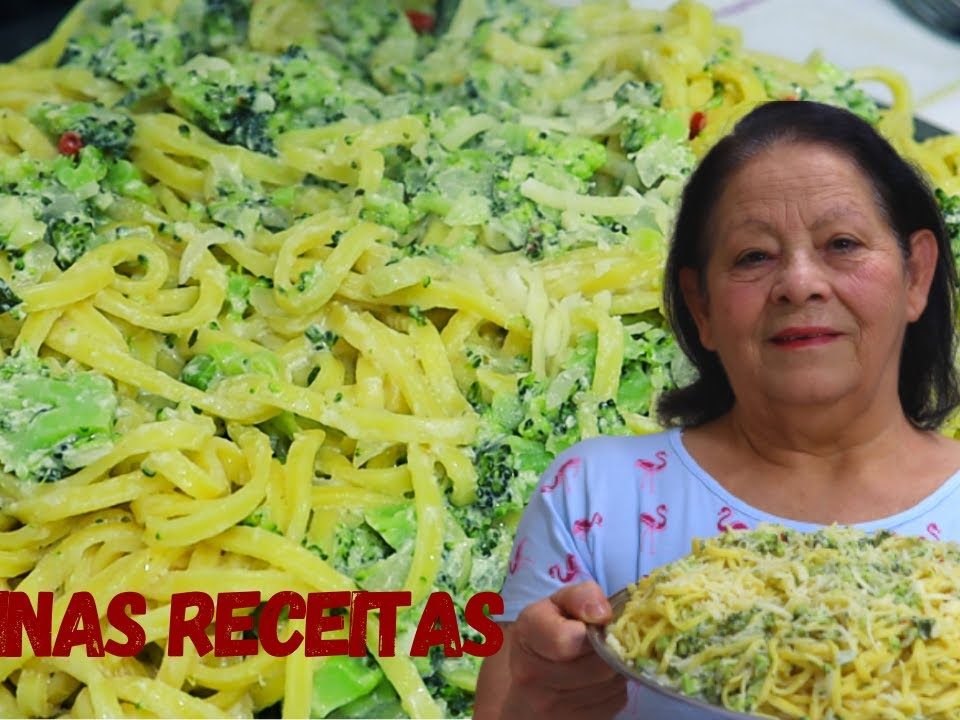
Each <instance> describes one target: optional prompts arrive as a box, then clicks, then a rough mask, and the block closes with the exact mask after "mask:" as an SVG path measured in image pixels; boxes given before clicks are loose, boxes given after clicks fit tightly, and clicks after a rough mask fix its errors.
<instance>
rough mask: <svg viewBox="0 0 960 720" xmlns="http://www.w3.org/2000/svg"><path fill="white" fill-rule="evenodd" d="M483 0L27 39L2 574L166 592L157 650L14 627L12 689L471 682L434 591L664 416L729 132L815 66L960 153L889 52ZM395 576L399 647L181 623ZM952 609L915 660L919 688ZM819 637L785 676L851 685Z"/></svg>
mask: <svg viewBox="0 0 960 720" xmlns="http://www.w3.org/2000/svg"><path fill="white" fill-rule="evenodd" d="M423 4H424V3H421V5H423ZM413 5H416V3H413ZM451 5H452V3H446V2H444V3H439V4H438V10H439V12H440V14H439V15H438V16H437V17H436V22H437V24H438V30H444V31H445V32H438V34H437V35H430V34H421V35H417V34H415V33H414V31H413V29H412V28H411V25H410V23H408V22H407V19H406V18H404V17H403V14H402V12H400V11H399V9H398V8H397V7H393V6H391V4H390V3H387V2H381V1H380V0H356V1H353V0H351V1H350V2H331V3H324V4H323V8H318V6H317V4H315V3H312V2H308V1H307V0H258V1H257V2H255V3H251V2H250V1H249V0H229V1H223V2H216V3H214V2H208V0H127V2H126V3H125V4H120V3H118V2H113V1H112V0H85V1H84V2H80V3H78V5H77V6H76V8H75V9H74V10H73V11H72V12H71V13H70V14H69V15H68V16H67V18H66V19H64V20H63V22H62V23H61V24H60V25H59V27H58V28H57V29H56V31H55V32H54V33H53V35H52V36H51V37H50V38H49V39H48V40H47V41H46V42H44V43H42V44H40V45H39V46H37V47H36V48H34V49H33V50H31V51H30V52H28V53H26V54H25V55H24V56H22V57H21V58H19V59H18V60H17V61H15V62H13V63H10V64H7V65H3V66H0V185H2V194H0V281H2V282H0V411H2V412H3V414H4V419H3V424H2V425H0V428H2V429H0V461H2V463H3V468H2V469H3V472H0V578H2V580H0V583H2V584H0V589H4V590H14V589H16V590H19V591H23V592H27V593H29V594H31V597H34V598H35V597H36V594H37V593H38V592H41V591H45V590H55V591H56V602H55V606H54V622H55V625H56V622H57V621H58V620H59V618H62V616H63V613H64V611H65V607H66V602H67V600H68V595H69V594H70V593H73V592H77V591H80V590H89V591H90V592H92V593H93V595H94V597H95V599H96V601H97V607H98V609H99V611H100V612H101V614H103V613H104V612H105V609H106V607H107V603H108V601H109V599H110V598H111V597H113V596H114V595H115V594H116V593H118V592H121V591H135V592H138V593H141V594H143V595H144V596H145V598H146V599H147V603H148V612H147V614H146V615H145V616H143V617H141V618H139V620H140V622H141V625H142V626H143V627H144V629H145V632H146V636H147V641H148V645H147V648H146V649H145V651H144V652H142V653H140V654H139V655H138V656H137V657H134V658H112V657H106V658H90V659H89V660H87V659H85V658H84V659H81V658H80V657H79V654H77V653H75V654H74V655H72V656H71V657H65V658H64V657H57V658H38V657H34V656H33V654H32V650H31V649H30V646H29V645H27V646H25V647H24V654H23V655H22V656H21V657H15V658H0V715H4V716H7V715H26V716H33V715H36V716H53V715H66V716H71V715H72V716H77V717H82V716H90V715H103V716H121V715H124V716H138V717H139V716H143V717H151V716H167V717H169V716H182V715H190V716H198V717H221V716H224V715H236V716H250V715H252V714H254V713H259V712H264V711H266V712H272V711H274V710H275V709H276V708H274V706H276V704H277V703H280V704H281V707H280V711H281V712H282V713H283V715H284V716H285V717H299V716H304V715H308V714H312V715H318V716H325V715H327V714H329V713H331V712H334V711H336V712H337V713H340V714H341V715H342V716H365V715H366V716H370V715H377V714H381V713H384V714H392V715H393V716H396V715H398V714H404V713H405V714H407V715H410V716H412V717H439V716H443V715H456V716H465V715H468V714H469V713H470V709H471V704H472V693H473V691H474V689H475V685H476V673H477V668H478V662H479V661H478V660H477V659H476V658H469V657H464V658H446V657H444V656H443V654H442V653H434V654H432V655H431V656H430V657H429V658H411V657H410V656H409V653H408V652H407V650H408V649H409V644H410V641H411V634H412V632H413V627H414V626H415V621H416V618H418V617H419V611H420V609H422V607H423V604H424V602H425V600H426V598H427V597H428V595H429V594H430V593H431V592H432V591H434V590H443V591H447V592H450V593H451V594H452V595H453V596H454V598H455V602H456V604H457V607H458V611H460V612H461V615H462V610H463V605H464V602H465V599H466V598H468V597H469V596H470V595H471V594H472V593H474V592H479V591H482V590H498V589H499V588H500V586H501V583H502V580H503V577H504V572H505V570H506V564H507V555H508V553H509V549H510V545H511V542H512V535H513V530H512V528H513V527H514V523H515V521H516V519H517V517H518V514H519V512H520V511H521V510H522V508H523V505H524V503H525V502H526V500H527V498H528V497H529V494H530V492H531V491H532V489H533V487H534V485H535V483H536V481H537V477H538V475H539V473H540V472H542V470H543V469H544V468H545V467H546V465H547V463H549V461H550V459H551V458H552V457H553V456H554V455H555V454H556V453H557V452H559V451H560V450H562V449H563V448H565V447H567V446H568V445H570V444H572V443H573V442H575V441H577V440H579V439H581V438H584V437H590V436H593V435H597V434H600V433H629V432H648V431H651V430H654V429H656V423H655V422H654V420H653V419H652V414H653V413H652V408H653V403H654V400H655V398H656V395H657V393H658V392H660V391H661V390H662V389H663V388H664V387H666V386H668V385H670V384H672V383H674V382H676V381H677V380H678V378H681V377H682V376H683V373H684V372H687V369H686V366H685V365H684V364H683V359H682V357H681V355H680V352H679V351H678V349H677V348H676V345H675V343H673V340H672V338H671V336H670V334H669V332H668V331H667V330H666V328H665V326H664V322H663V319H662V316H661V313H660V302H661V301H660V285H661V272H662V266H663V260H664V257H665V247H666V242H665V237H666V235H667V233H668V232H669V228H670V223H671V221H672V217H673V210H674V208H675V205H676V201H677V198H678V193H679V191H680V188H681V187H682V184H683V180H684V178H685V177H686V175H687V174H688V173H689V171H690V169H691V167H692V165H693V163H694V162H695V160H696V157H698V156H700V155H702V154H703V153H704V152H705V151H706V149H707V148H708V147H710V145H711V144H712V143H714V142H715V141H716V140H717V139H718V138H719V137H721V136H722V134H723V133H724V132H726V131H727V130H728V129H729V128H730V127H731V126H732V124H733V123H734V122H735V121H736V119H737V118H739V117H741V116H742V115H743V114H745V113H746V112H748V111H749V110H750V109H751V108H752V107H754V106H755V105H756V104H757V103H759V102H763V101H766V100H768V99H778V98H784V97H803V98H812V99H816V100H822V101H825V102H831V103H835V104H840V105H844V106H846V107H850V108H851V109H853V110H854V111H856V112H859V113H861V114H862V115H864V116H865V117H867V118H868V119H869V120H870V121H871V122H874V123H875V124H877V125H878V126H879V127H880V128H881V130H882V131H883V132H885V133H886V134H887V135H888V136H889V137H890V139H891V140H892V141H893V142H894V144H895V145H896V146H897V148H898V149H900V150H901V151H902V152H904V153H905V154H906V155H907V156H908V157H910V158H912V159H914V160H915V161H917V162H918V163H919V164H920V165H921V166H922V167H923V168H924V169H925V170H926V172H927V173H928V174H929V175H930V177H931V178H932V179H933V180H934V182H935V183H937V185H938V186H939V187H940V188H941V189H942V190H943V191H944V193H945V194H944V195H943V201H944V202H947V201H948V200H949V198H950V196H951V195H954V194H958V193H960V169H958V164H960V144H958V139H957V138H956V137H953V136H947V137H941V138H934V139H931V140H927V141H925V142H918V141H916V140H914V139H913V137H912V127H911V118H912V107H911V105H910V103H911V99H910V93H909V90H908V88H907V86H906V85H905V83H904V82H903V81H902V79H901V78H900V77H899V76H897V75H896V74H895V73H892V72H890V71H886V70H882V69H869V70H864V71H862V73H860V74H858V75H856V76H855V77H856V78H863V79H867V78H869V79H871V80H879V81H880V82H883V83H885V84H887V85H888V86H889V87H890V89H891V92H892V96H893V102H892V105H891V107H890V108H889V109H878V108H877V107H876V105H875V104H874V103H873V102H872V101H871V100H870V99H869V98H868V97H867V96H866V95H864V94H863V93H862V92H861V91H860V90H859V89H858V88H857V87H856V85H855V84H854V81H853V78H852V77H850V76H848V75H847V74H846V73H844V72H842V71H841V70H839V69H837V68H835V67H833V66H832V65H829V64H828V63H826V62H824V61H823V60H822V59H820V58H819V57H816V56H813V57H812V58H811V60H810V61H809V62H808V63H804V64H798V63H792V62H788V61H786V60H782V59H779V58H773V57H765V56H760V55H757V54H754V53H750V52H749V51H747V50H745V49H744V48H742V47H741V44H740V40H739V36H738V33H737V32H736V30H734V29H733V28H729V27H724V26H720V25H716V24H715V23H714V20H713V18H712V16H711V14H710V12H709V11H708V9H707V8H705V7H703V6H702V5H698V4H696V3H694V2H688V1H687V0H682V1H681V2H679V3H677V4H676V5H675V6H674V7H672V8H670V9H669V10H666V11H663V12H660V11H652V10H645V9H633V8H630V7H629V5H628V4H627V3H626V2H621V1H619V0H609V1H606V2H591V3H585V4H583V5H581V6H578V7H575V8H570V9H566V10H560V9H558V8H553V7H550V6H546V5H544V6H541V5H538V4H535V3H532V2H529V3H528V2H527V1H526V0H522V1H521V0H495V1H489V2H485V1H483V0H462V2H460V3H459V6H458V8H457V9H456V12H455V13H454V14H452V15H450V14H449V8H450V6H451ZM444 8H446V10H444ZM420 10H423V8H422V7H421V8H420ZM444 13H447V14H446V15H445V14H444ZM412 17H413V16H412ZM441 26H442V27H441ZM957 202H960V201H957ZM958 222H960V219H958ZM32 383H33V384H32ZM38 387H39V388H42V392H41V391H40V390H37V388H38ZM31 388H32V389H31ZM18 393H20V394H19V395H18ZM45 393H46V394H45ZM47 394H49V397H48V396H47ZM51 398H52V399H51ZM17 403H19V404H17ZM51 410H53V411H54V412H51ZM44 417H45V418H46V419H40V420H38V418H44ZM71 417H74V418H75V419H74V421H73V422H75V423H77V422H79V423H81V426H80V427H73V426H71V425H70V422H71V420H70V418H71ZM57 418H59V419H57ZM81 418H82V422H81ZM36 423H40V425H43V423H48V424H47V425H43V427H42V428H41V427H40V425H37V424H36ZM56 423H60V424H61V425H62V426H63V427H60V426H59V425H56ZM951 427H952V426H951ZM24 428H26V430H24ZM41 429H42V430H43V431H42V432H41ZM951 431H952V430H951ZM58 433H59V434H58ZM709 547H713V546H709ZM724 552H730V553H732V552H736V553H738V557H739V554H740V553H741V552H742V551H741V550H733V549H725V550H724ZM731 562H732V561H731ZM359 588H363V589H372V590H399V589H404V590H409V591H410V592H411V593H412V596H413V600H414V606H413V607H412V608H410V609H409V611H405V612H403V613H401V618H400V630H399V634H400V638H399V640H398V653H397V655H396V656H394V657H378V651H377V648H378V646H377V627H378V625H377V620H376V617H375V615H374V616H373V617H372V618H371V622H370V624H369V626H368V633H369V636H368V649H369V651H370V654H369V657H367V658H314V657H306V656H305V654H304V651H303V649H302V648H301V649H300V650H299V651H298V652H297V653H295V654H294V655H292V656H290V657H285V658H284V657H271V656H268V655H265V654H262V653H261V654H259V655H256V656H248V657H236V658H220V657H216V656H214V655H213V654H207V655H204V656H200V655H199V654H198V653H197V652H196V651H195V650H194V649H193V648H192V647H191V646H190V643H187V648H186V651H185V654H184V655H183V656H178V657H174V656H170V655H167V654H166V647H167V640H168V638H167V633H168V625H167V619H168V616H169V611H170V604H171V598H172V596H173V595H174V594H175V593H179V592H187V591H197V590H201V591H203V592H208V593H210V594H216V593H223V592H229V591H245V590H259V591H260V592H261V593H262V595H263V597H264V599H265V598H266V597H267V596H268V595H270V594H272V593H275V592H279V591H282V590H293V591H295V592H299V593H309V592H313V591H331V590H353V589H359ZM676 602H678V601H676V600H671V603H674V605H675V604H676ZM665 612H666V611H665ZM678 612H679V613H681V614H680V615H677V613H678ZM668 617H669V620H668V619H667V618H668ZM685 617H686V616H683V615H682V612H681V610H680V609H679V608H678V609H676V610H672V611H670V615H669V616H668V615H664V616H663V617H659V616H658V618H659V619H657V620H654V619H653V616H651V619H650V620H649V624H651V625H653V626H655V627H656V628H658V630H657V632H658V633H663V632H666V630H665V628H667V623H668V622H674V621H676V620H677V619H680V620H681V622H683V621H684V618H685ZM645 622H648V621H645ZM938 622H939V621H938ZM298 623H301V621H290V622H287V621H285V620H284V621H281V622H280V625H281V627H280V635H281V637H287V636H289V634H290V633H292V632H293V631H294V630H295V629H296V625H297V624H298ZM301 624H302V623H301ZM938 627H939V625H938ZM951 627H952V626H951ZM944 628H945V630H944V632H945V633H946V625H945V626H944ZM463 629H464V630H465V632H468V630H467V629H466V628H465V627H464V628H463ZM888 630H889V628H888V627H887V626H886V625H883V626H882V628H881V626H879V625H878V626H877V627H876V628H875V629H874V632H879V633H886V632H888ZM113 635H116V633H113ZM944 637H946V635H944ZM651 642H652V641H651V640H648V641H647V644H648V645H649V644H650V643H651ZM941 644H942V643H939V642H938V641H937V640H936V639H931V640H930V641H928V640H926V639H922V640H917V641H916V642H915V643H914V648H915V651H914V654H913V656H912V659H910V660H909V661H905V662H906V664H905V665H902V666H901V665H897V666H891V667H890V668H889V669H888V670H889V673H890V674H891V677H892V678H895V680H896V682H897V683H901V685H900V686H898V687H899V689H898V690H896V692H898V693H899V695H898V697H903V698H918V697H926V696H925V695H924V693H926V692H927V690H926V689H925V688H931V687H934V685H933V683H934V680H933V679H932V678H933V676H934V675H935V674H936V671H935V668H936V667H937V665H936V662H938V660H936V659H935V658H946V654H945V652H944V651H943V649H942V647H941ZM741 649H743V650H744V651H748V650H749V651H751V652H755V651H756V650H757V648H756V647H754V646H753V645H749V644H747V645H744V646H743V648H741ZM787 652H788V649H787V648H786V646H785V647H784V650H783V653H784V654H782V655H781V657H782V658H783V660H782V663H783V665H782V671H777V672H786V670H785V669H786V668H787V667H788V665H787V664H788V663H797V664H798V667H802V668H806V669H807V670H809V672H807V673H806V674H803V673H804V672H806V671H801V674H799V675H796V676H795V677H793V676H789V675H778V674H776V673H773V675H772V676H773V677H776V678H778V679H777V680H776V683H778V684H768V685H765V686H764V688H763V690H762V693H761V694H760V695H758V697H760V696H761V695H762V697H763V698H769V700H768V701H767V702H769V703H770V705H769V707H770V708H772V709H773V710H776V709H777V708H779V711H781V712H793V711H792V710H790V708H793V707H801V708H802V709H803V712H805V713H808V714H810V716H811V717H819V716H820V715H816V713H817V712H820V711H819V710H816V708H815V706H814V705H812V704H811V703H813V702H814V701H812V700H811V701H810V702H806V701H804V700H803V697H805V696H804V695H803V692H804V690H803V688H806V687H809V686H811V684H813V683H816V682H818V681H819V680H818V679H819V678H821V675H818V674H816V673H820V672H821V670H822V667H821V666H820V665H817V663H816V662H815V661H814V659H816V658H821V657H822V656H824V654H825V653H827V652H828V651H827V650H825V649H824V646H823V645H822V644H818V645H816V646H815V647H813V646H811V647H808V646H807V645H805V644H804V643H801V642H798V643H796V644H795V645H794V646H792V647H790V648H789V652H790V653H793V654H792V655H788V654H786V653H787ZM830 652H833V650H832V649H831V650H830ZM878 652H879V651H878ZM769 653H770V655H771V657H773V655H774V653H773V651H772V650H769ZM831 657H832V656H831ZM804 658H806V659H804ZM925 658H926V659H925ZM889 661H890V657H888V656H887V655H881V654H875V655H869V654H868V653H865V654H863V655H862V656H861V658H860V659H858V660H857V661H856V662H855V663H853V664H852V665H850V667H847V666H846V665H845V666H843V668H842V670H837V671H835V672H840V674H839V675H836V676H835V680H836V682H835V684H834V685H833V686H832V687H834V688H840V689H839V690H836V691H835V692H832V693H830V694H827V695H823V696H822V697H821V696H820V695H815V697H817V698H819V699H817V700H816V703H820V704H819V705H817V706H816V707H821V708H826V707H828V706H833V705H835V704H836V703H843V702H847V700H845V698H847V697H848V693H847V691H846V683H852V682H854V678H855V677H857V676H858V675H857V673H860V674H863V673H868V672H871V671H872V669H873V668H875V667H877V666H878V665H883V664H884V663H888V662H889ZM944 661H945V662H946V661H947V660H946V659H944ZM838 667H839V666H838ZM345 678H346V679H345ZM350 678H353V680H352V681H350V682H347V679H350ZM908 682H909V687H907V685H906V683H908ZM823 687H826V685H824V686H823ZM841 691H842V692H841ZM725 692H726V691H725ZM891 692H892V691H891ZM836 693H840V694H839V695H837V694H836ZM837 698H839V699H837ZM857 702H859V703H861V704H862V705H863V706H864V707H867V704H864V703H868V701H867V700H857ZM904 702H907V700H904ZM911 702H912V701H911ZM918 702H919V701H918ZM923 702H925V703H927V705H924V707H926V708H928V710H929V711H930V712H931V713H936V712H937V710H936V708H937V707H941V706H943V705H944V703H945V700H943V699H940V700H937V699H935V698H931V699H929V701H928V700H923ZM777 703H779V704H777ZM764 707H767V706H764ZM904 707H906V706H904ZM271 708H273V709H271ZM773 710H772V711H773ZM821 715H822V712H821ZM864 716H865V717H866V716H869V712H867V713H866V715H864Z"/></svg>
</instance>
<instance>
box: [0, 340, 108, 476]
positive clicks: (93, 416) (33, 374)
mask: <svg viewBox="0 0 960 720" xmlns="http://www.w3.org/2000/svg"><path fill="white" fill-rule="evenodd" d="M116 413H117V396H116V394H115V392H114V387H113V383H112V382H111V381H110V380H109V379H107V378H106V377H104V376H103V375H99V374H96V373H93V372H80V371H75V370H66V369H59V368H55V367H54V366H53V365H51V364H50V363H48V362H47V361H44V360H40V359H38V358H36V357H33V356H31V355H29V354H28V353H26V352H25V351H21V352H20V353H19V354H17V355H15V356H11V357H7V358H6V359H4V360H3V361H2V362H0V429H2V432H0V464H2V466H3V469H4V471H5V472H8V473H13V474H14V475H16V476H17V477H18V478H20V479H21V480H32V481H36V482H49V481H53V480H58V479H60V478H61V477H63V476H64V475H68V474H69V473H70V472H71V471H73V470H77V469H79V468H82V467H84V466H85V465H88V464H89V463H91V462H93V461H94V460H96V459H97V458H98V457H100V456H102V455H104V454H105V453H107V452H109V450H110V448H111V447H112V446H113V442H114V422H115V419H116Z"/></svg>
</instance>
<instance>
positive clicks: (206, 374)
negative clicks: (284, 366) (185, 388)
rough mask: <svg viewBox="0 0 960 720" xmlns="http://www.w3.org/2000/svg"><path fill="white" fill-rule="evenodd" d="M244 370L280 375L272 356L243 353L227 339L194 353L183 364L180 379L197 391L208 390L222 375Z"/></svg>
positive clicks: (235, 373)
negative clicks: (201, 351)
mask: <svg viewBox="0 0 960 720" xmlns="http://www.w3.org/2000/svg"><path fill="white" fill-rule="evenodd" d="M247 373H253V374H259V375H267V376H268V377H271V378H276V377H279V376H280V366H279V363H278V361H277V358H276V356H275V355H274V354H273V353H271V352H269V351H267V350H263V351H258V352H252V353H245V352H244V351H243V350H241V349H240V348H239V347H237V346H236V345H234V344H233V343H230V342H223V343H217V344H215V345H211V346H210V347H209V348H208V349H207V352H205V353H198V354H197V355H194V356H193V357H192V358H190V360H189V361H188V362H187V364H186V365H184V366H183V370H182V371H181V373H180V380H181V381H182V382H184V383H186V384H187V385H192V386H193V387H195V388H199V389H200V390H208V389H210V388H211V387H212V386H214V385H215V384H216V383H217V382H219V381H220V380H221V379H223V378H225V377H231V376H233V375H244V374H247Z"/></svg>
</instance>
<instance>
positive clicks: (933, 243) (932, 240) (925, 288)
mask: <svg viewBox="0 0 960 720" xmlns="http://www.w3.org/2000/svg"><path fill="white" fill-rule="evenodd" d="M909 242H910V256H909V257H908V258H907V261H906V265H907V320H908V321H909V322H916V320H917V319H918V318H919V317H920V316H921V315H922V314H923V311H924V309H926V307H927V298H928V296H929V294H930V285H931V284H932V283H933V273H934V271H935V270H936V269H937V256H938V249H937V236H936V235H934V234H933V232H932V231H930V230H917V231H916V232H914V233H913V234H912V235H911V236H910V240H909Z"/></svg>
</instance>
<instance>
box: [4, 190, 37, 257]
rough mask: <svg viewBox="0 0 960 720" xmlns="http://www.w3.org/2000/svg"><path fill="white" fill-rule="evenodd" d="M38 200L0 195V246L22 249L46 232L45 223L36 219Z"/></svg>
mask: <svg viewBox="0 0 960 720" xmlns="http://www.w3.org/2000/svg"><path fill="white" fill-rule="evenodd" d="M38 214H39V202H36V201H34V200H33V199H32V198H27V197H22V196H19V195H5V196H2V197H0V247H3V248H5V249H6V248H10V249H15V250H22V249H23V248H25V247H27V246H28V245H31V244H33V243H35V242H37V241H39V240H42V239H43V238H44V236H45V235H46V233H47V227H46V225H45V224H44V223H43V222H41V221H40V220H38V219H37V215H38Z"/></svg>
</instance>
